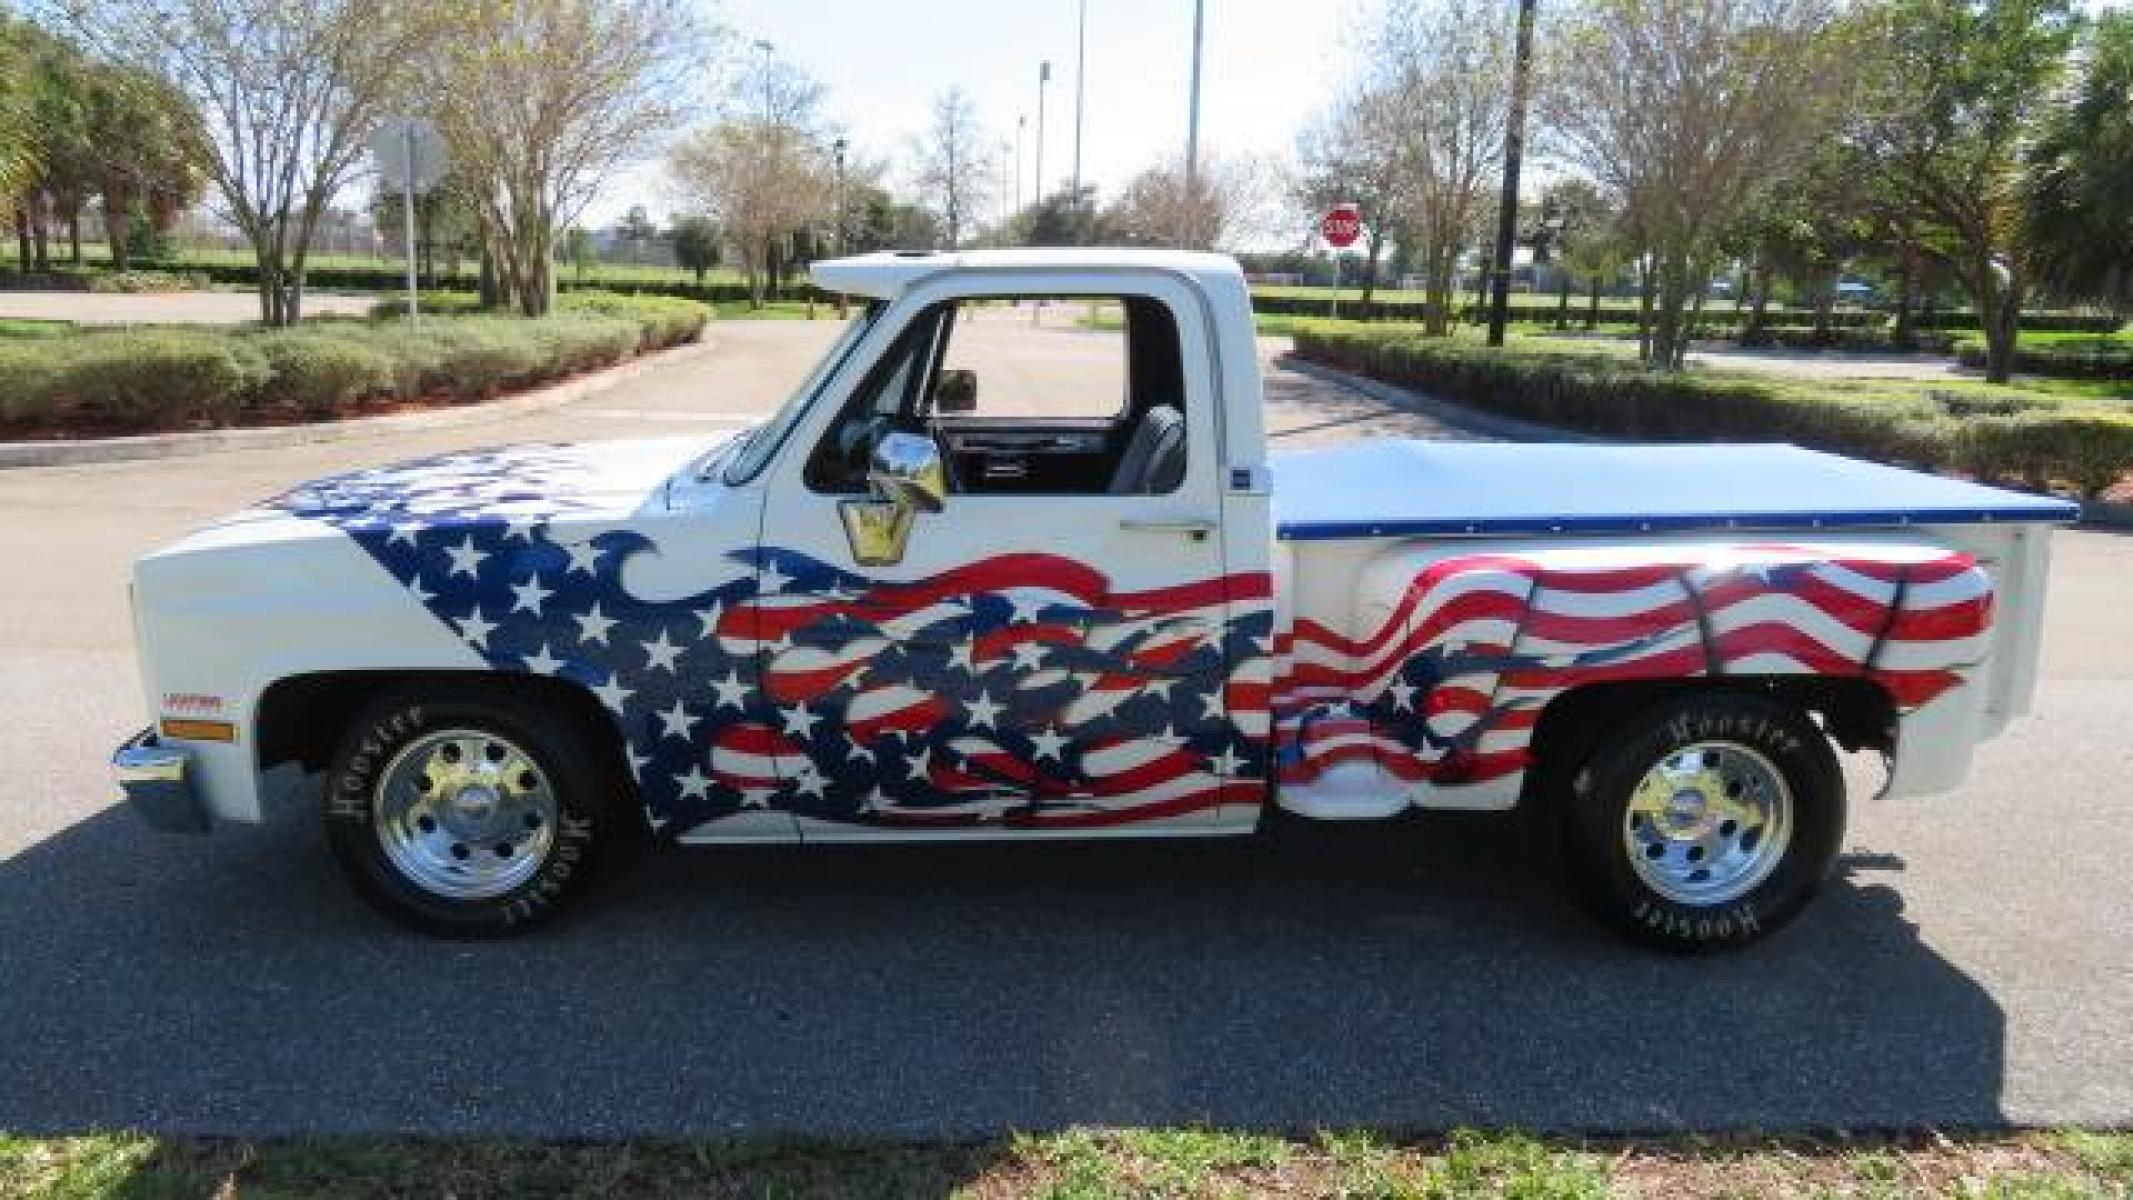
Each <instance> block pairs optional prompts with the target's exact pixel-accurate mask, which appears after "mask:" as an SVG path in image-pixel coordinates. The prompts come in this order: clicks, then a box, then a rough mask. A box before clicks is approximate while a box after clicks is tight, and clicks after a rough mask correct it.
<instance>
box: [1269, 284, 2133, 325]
mask: <svg viewBox="0 0 2133 1200" xmlns="http://www.w3.org/2000/svg"><path fill="white" fill-rule="evenodd" d="M1252 308H1253V309H1254V310H1256V311H1258V312H1262V313H1274V314H1278V315H1283V316H1300V317H1323V316H1325V315H1326V309H1327V301H1326V299H1325V298H1324V297H1321V296H1293V295H1267V294H1266V293H1263V292H1253V293H1252ZM1340 312H1341V318H1342V319H1343V320H1351V321H1400V322H1410V323H1416V324H1419V323H1420V322H1421V321H1422V320H1423V319H1424V318H1425V317H1427V316H1428V315H1429V306H1428V305H1427V304H1425V303H1422V302H1421V301H1418V300H1373V301H1371V302H1370V303H1369V304H1364V303H1362V302H1361V301H1360V300H1342V301H1341V305H1340ZM1588 313H1589V310H1588V309H1587V307H1586V306H1585V305H1584V304H1583V303H1581V302H1579V301H1577V300H1576V299H1575V298H1573V300H1572V302H1571V305H1570V320H1571V323H1572V324H1574V325H1582V324H1584V322H1585V318H1586V316H1587V315H1588ZM1749 316H1750V314H1749V313H1748V312H1747V311H1746V310H1744V309H1736V308H1734V307H1732V306H1731V305H1725V306H1722V307H1718V308H1707V309H1705V310H1704V311H1703V312H1701V313H1699V314H1697V316H1696V325H1697V327H1698V328H1699V329H1702V330H1707V331H1724V332H1737V331H1738V330H1740V329H1741V328H1742V327H1743V326H1745V325H1746V324H1747V323H1748V317H1749ZM1459 317H1460V319H1461V320H1463V321H1466V322H1468V323H1470V324H1471V323H1476V322H1480V321H1484V320H1486V319H1487V318H1488V314H1487V311H1486V310H1485V309H1483V308H1481V307H1480V306H1477V305H1472V304H1467V305H1462V306H1461V307H1460V309H1459ZM1555 318H1556V305H1555V303H1554V302H1553V301H1547V302H1540V301H1535V300H1533V299H1531V298H1528V299H1524V300H1516V301H1513V302H1512V303H1511V319H1512V320H1514V321H1529V322H1545V323H1549V324H1553V323H1554V321H1555ZM1892 321H1893V318H1892V316H1891V315H1890V314H1889V313H1886V312H1880V311H1876V310H1862V309H1844V310H1841V311H1838V312H1833V313H1831V314H1829V320H1828V323H1829V325H1830V327H1831V328H1832V329H1837V330H1847V329H1870V330H1876V331H1882V332H1884V333H1885V332H1886V331H1887V329H1888V328H1889V326H1890V324H1891V323H1892ZM1599 323H1600V324H1602V325H1634V324H1636V323H1637V308H1636V306H1635V305H1633V304H1620V303H1614V304H1604V305H1602V306H1601V307H1600V310H1599ZM1763 325H1764V328H1765V329H1769V330H1780V329H1785V330H1791V329H1812V328H1813V327H1814V326H1815V315H1814V313H1812V312H1810V311H1807V310H1805V309H1770V310H1768V311H1766V312H1765V313H1764V314H1763ZM2119 325H2120V322H2119V320H2118V318H2116V317H2113V316H2109V315H2102V314H2095V313H2048V312H2044V313H2025V314H2023V317H2022V327H2023V328H2024V329H2030V330H2035V331H2037V332H2039V333H2113V332H2115V331H2117V329H2118V328H2119ZM1912 326H1913V328H1915V329H1919V330H1936V331H1942V332H1951V331H1952V332H1961V331H1963V330H1974V329H1977V328H1978V322H1977V315H1976V314H1975V313H1967V312H1947V311H1941V312H1932V313H1914V314H1912Z"/></svg>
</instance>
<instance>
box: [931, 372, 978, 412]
mask: <svg viewBox="0 0 2133 1200" xmlns="http://www.w3.org/2000/svg"><path fill="white" fill-rule="evenodd" d="M933 411H934V413H935V414H936V415H938V414H940V413H968V412H976V411H978V373H977V372H976V371H966V370H964V369H962V368H960V367H956V368H951V369H949V370H946V371H942V372H941V375H940V378H938V379H936V380H934V381H933Z"/></svg>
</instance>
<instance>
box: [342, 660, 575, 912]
mask: <svg viewBox="0 0 2133 1200" xmlns="http://www.w3.org/2000/svg"><path fill="white" fill-rule="evenodd" d="M602 761H604V760H603V758H602V757H601V756H600V754H599V753H598V751H597V748H596V747H595V746H593V745H592V744H591V740H590V739H589V738H587V737H586V736H585V735H584V734H583V733H582V732H581V731H580V730H579V729H578V728H577V727H576V726H575V725H573V724H572V723H571V722H569V721H567V720H564V719H562V718H561V717H559V716H558V715H557V714H556V713H555V712H553V711H551V710H550V709H549V708H547V707H545V706H543V705H541V704H538V703H535V702H532V701H530V700H528V699H525V698H522V697H518V696H514V695H511V694H510V693H508V692H506V691H503V690H501V689H494V688H485V687H451V686H441V687H435V688H423V689H413V690H409V691H405V692H401V693H398V694H396V695H393V696H390V697H387V698H385V699H384V700H382V701H380V702H379V703H377V704H375V705H372V706H371V707H370V708H369V709H367V710H366V711H365V712H364V713H363V715H362V716H360V717H359V718H357V720H356V721H355V723H354V725H353V726H352V727H351V728H350V729H349V731H348V733H347V735H346V736H345V737H344V738H343V740H342V743H341V748H340V751H339V752H338V753H337V754H336V755H335V756H334V760H333V764H332V766H331V767H330V768H329V769H328V771H327V775H326V787H325V794H324V800H325V819H326V837H327V843H328V845H330V846H331V848H332V850H333V855H334V858H335V859H336V860H337V861H338V862H339V863H340V865H341V868H342V870H343V872H344V873H345V874H346V875H347V876H348V879H349V881H350V882H351V883H352V884H354V885H355V888H356V890H357V891H358V892H359V893H361V894H362V896H363V897H364V899H366V900H368V901H370V903H371V904H372V905H373V906H375V907H376V908H378V909H379V910H380V911H382V912H384V913H385V914H386V915H387V916H390V917H392V918H394V919H395V920H398V921H400V922H402V923H404V924H407V925H411V926H413V927H415V928H417V929H420V930H422V931H423V932H425V933H432V934H439V935H443V936H447V937H492V936H497V935H501V934H507V933H512V932H516V931H517V930H520V929H522V928H525V927H527V926H530V925H533V924H535V923H537V922H539V921H542V920H545V919H546V918H548V917H549V916H551V915H553V914H554V913H555V912H556V911H557V910H558V909H559V908H561V907H562V906H563V905H564V903H565V902H566V901H568V900H569V899H570V898H571V897H572V896H573V895H575V894H576V892H577V891H578V889H579V888H580V887H581V886H582V885H583V883H584V879H585V875H586V871H587V868H588V867H589V866H590V863H591V859H592V855H593V852H594V850H595V848H596V847H597V846H598V845H599V843H600V841H601V840H602V837H603V834H604V833H605V831H606V826H607V824H608V819H607V811H608V807H609V806H608V804H607V799H608V795H609V793H610V792H611V791H612V790H613V783H612V780H611V779H609V778H608V776H607V774H606V773H605V772H603V771H602V770H601V769H600V768H599V766H598V765H597V764H599V763H600V762H602Z"/></svg>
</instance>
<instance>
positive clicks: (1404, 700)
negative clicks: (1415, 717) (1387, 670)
mask: <svg viewBox="0 0 2133 1200" xmlns="http://www.w3.org/2000/svg"><path fill="white" fill-rule="evenodd" d="M1385 690H1386V691H1388V692H1391V693H1392V710H1393V711H1394V712H1408V711H1411V710H1412V709H1413V708H1414V703H1415V685H1414V684H1411V683H1409V682H1407V681H1406V680H1404V679H1395V680H1393V683H1392V686H1391V687H1389V688H1386V689H1385Z"/></svg>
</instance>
